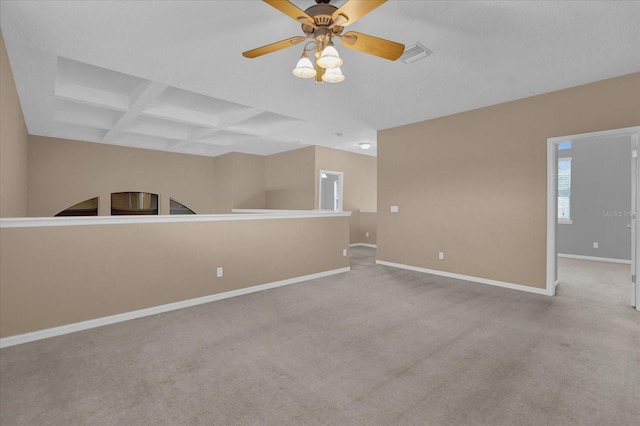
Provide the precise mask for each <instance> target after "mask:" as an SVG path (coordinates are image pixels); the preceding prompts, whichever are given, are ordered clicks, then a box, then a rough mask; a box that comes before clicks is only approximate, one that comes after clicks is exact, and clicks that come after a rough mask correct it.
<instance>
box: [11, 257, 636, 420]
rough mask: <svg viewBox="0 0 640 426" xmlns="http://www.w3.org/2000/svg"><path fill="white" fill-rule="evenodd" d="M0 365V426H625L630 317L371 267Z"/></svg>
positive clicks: (81, 335) (632, 340)
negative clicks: (323, 425) (325, 425)
mask: <svg viewBox="0 0 640 426" xmlns="http://www.w3.org/2000/svg"><path fill="white" fill-rule="evenodd" d="M374 255H375V251H374V250H372V249H368V248H354V249H353V250H352V262H353V271H352V272H351V273H347V274H342V275H338V276H334V277H330V278H324V279H319V280H315V281H310V282H307V283H301V284H296V285H293V286H289V287H283V288H279V289H274V290H269V291H265V292H260V293H255V294H251V295H247V296H242V297H237V298H234V299H228V300H224V301H220V302H215V303H211V304H207V305H201V306H197V307H194V308H189V309H184V310H180V311H174V312H169V313H165V314H161V315H157V316H153V317H148V318H143V319H139V320H134V321H129V322H126V323H121V324H115V325H111V326H107V327H102V328H99V329H94V330H89V331H85V332H78V333H75V334H70V335H66V336H60V337H56V338H52V339H48V340H42V341H38V342H33V343H29V344H24V345H20V346H15V347H10V348H6V349H2V350H1V351H0V367H1V369H0V424H2V425H3V426H9V425H183V424H184V425H320V424H327V425H510V426H514V425H617V426H623V425H636V424H638V420H639V419H640V404H639V401H640V313H638V312H636V311H635V310H633V309H632V308H631V307H629V306H625V305H624V304H619V303H610V302H608V301H606V300H605V301H601V300H592V299H591V298H584V297H569V296H568V295H567V293H570V292H569V289H570V288H571V284H567V285H565V284H561V287H562V288H563V290H562V291H560V294H559V295H558V296H556V297H553V298H552V297H546V296H538V295H534V294H527V293H522V292H517V291H514V290H507V289H502V288H495V287H490V286H485V285H481V284H474V283H467V282H462V281H457V280H453V279H448V278H442V277H436V276H431V275H425V274H420V273H416V272H411V271H404V270H399V269H394V268H389V267H383V266H376V265H374V263H373V260H374Z"/></svg>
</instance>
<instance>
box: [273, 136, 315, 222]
mask: <svg viewBox="0 0 640 426" xmlns="http://www.w3.org/2000/svg"><path fill="white" fill-rule="evenodd" d="M314 170H315V148H314V147H313V146H310V147H307V148H301V149H297V150H295V151H288V152H283V153H281V154H274V155H270V156H268V157H266V159H265V189H266V207H267V208H268V209H279V210H313V209H314V208H315V203H314V202H315V197H314V195H315V180H314V175H313V173H314V172H313V171H314Z"/></svg>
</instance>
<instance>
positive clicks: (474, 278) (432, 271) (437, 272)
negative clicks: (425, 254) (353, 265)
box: [376, 260, 555, 296]
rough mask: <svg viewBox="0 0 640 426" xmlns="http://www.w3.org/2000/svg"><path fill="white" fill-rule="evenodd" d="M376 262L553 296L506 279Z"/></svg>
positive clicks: (543, 290)
mask: <svg viewBox="0 0 640 426" xmlns="http://www.w3.org/2000/svg"><path fill="white" fill-rule="evenodd" d="M376 264H377V265H384V266H391V267H394V268H400V269H407V270H409V271H415V272H422V273H425V274H432V275H439V276H442V277H448V278H455V279H457V280H464V281H472V282H476V283H480V284H487V285H492V286H496V287H504V288H510V289H512V290H520V291H526V292H528V293H535V294H542V295H544V296H553V293H550V292H549V291H548V290H546V289H544V288H536V287H530V286H527V285H520V284H513V283H508V282H505V281H496V280H490V279H487V278H479V277H473V276H470V275H462V274H455V273H453V272H446V271H438V270H436V269H427V268H420V267H418V266H411V265H403V264H401V263H393V262H387V261H384V260H376ZM554 288H555V286H554Z"/></svg>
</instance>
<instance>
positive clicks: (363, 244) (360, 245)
mask: <svg viewBox="0 0 640 426" xmlns="http://www.w3.org/2000/svg"><path fill="white" fill-rule="evenodd" d="M349 247H371V248H378V246H377V245H375V244H367V243H353V244H349Z"/></svg>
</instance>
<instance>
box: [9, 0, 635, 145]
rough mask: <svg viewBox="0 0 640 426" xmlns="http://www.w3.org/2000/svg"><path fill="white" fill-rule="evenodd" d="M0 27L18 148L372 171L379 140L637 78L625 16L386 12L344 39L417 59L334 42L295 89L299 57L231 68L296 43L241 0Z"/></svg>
mask: <svg viewBox="0 0 640 426" xmlns="http://www.w3.org/2000/svg"><path fill="white" fill-rule="evenodd" d="M292 3H294V4H296V5H297V6H298V7H300V8H301V9H306V8H307V7H309V6H312V5H313V4H315V3H314V2H313V1H312V0H295V1H293V2H292ZM343 3H344V0H340V1H333V2H332V4H334V5H336V6H340V5H342V4H343ZM0 17H1V20H0V25H1V28H2V32H3V35H4V38H5V42H6V45H7V51H8V53H9V58H10V62H11V66H12V69H13V72H14V76H15V80H16V85H17V87H18V93H19V96H20V100H21V104H22V107H23V112H24V114H25V120H26V122H27V126H28V129H29V132H30V133H31V134H34V135H42V136H52V137H60V138H68V139H77V140H84V141H88V142H96V143H107V144H115V145H122V146H132V147H138V148H146V149H154V150H163V151H170V152H181V153H189V154H197V155H205V156H217V155H221V154H224V153H227V152H231V151H237V152H246V153H254V154H259V155H267V154H272V153H277V152H283V151H287V150H292V149H297V148H300V147H302V146H308V145H314V144H316V145H322V146H328V147H333V148H338V149H343V150H347V151H353V152H360V153H365V154H368V155H376V149H375V148H376V146H375V143H376V132H377V130H380V129H384V128H389V127H394V126H398V125H402V124H407V123H412V122H416V121H420V120H425V119H430V118H435V117H440V116H444V115H448V114H453V113H457V112H462V111H466V110H470V109H474V108H479V107H483V106H487V105H492V104H496V103H500V102H506V101H509V100H513V99H518V98H522V97H526V96H532V95H536V94H540V93H545V92H549V91H553V90H558V89H562V88H566V87H571V86H576V85H580V84H584V83H589V82H592V81H597V80H601V79H605V78H610V77H615V76H618V75H623V74H627V73H631V72H635V71H639V70H640V2H637V1H623V2H616V1H602V2H601V1H585V2H582V1H491V2H489V1H408V0H390V1H388V2H387V3H385V4H383V5H382V6H380V7H379V8H377V9H375V10H374V11H373V12H371V13H369V14H368V15H366V16H365V17H363V18H361V19H360V20H358V21H357V22H356V23H354V24H353V25H351V26H350V27H349V30H354V31H359V32H362V33H366V34H371V35H375V36H378V37H383V38H387V39H390V40H394V41H397V42H400V43H404V44H405V45H407V46H410V45H412V44H413V43H415V42H420V43H422V44H423V45H425V46H426V47H427V48H429V49H430V50H431V51H432V52H433V54H432V55H430V56H427V57H426V58H424V59H421V60H419V61H416V62H413V63H410V64H408V63H404V62H403V61H395V62H390V61H386V60H384V59H380V58H378V57H375V56H370V55H366V54H364V53H360V52H357V51H354V50H351V49H345V48H344V47H342V46H341V45H340V43H339V42H336V48H337V49H338V51H339V52H340V55H341V57H342V58H343V59H344V65H343V67H342V71H343V72H344V74H345V75H346V77H347V78H346V80H345V81H344V82H342V83H339V84H327V83H325V84H315V83H314V82H313V81H312V80H311V81H310V80H302V79H297V78H295V77H294V76H293V75H292V74H291V70H292V68H293V67H294V66H295V63H296V61H297V60H298V58H299V57H300V54H301V52H302V47H301V46H294V47H291V48H287V49H284V50H281V51H278V52H275V53H272V54H269V55H265V56H262V57H259V58H255V59H247V58H244V57H243V56H242V55H241V53H242V52H243V51H246V50H249V49H252V48H255V47H258V46H261V45H265V44H268V43H272V42H275V41H278V40H282V39H285V38H288V37H292V36H295V35H300V34H301V29H300V25H299V24H297V23H296V22H294V21H293V20H291V19H290V18H288V17H287V16H285V15H283V14H281V13H280V12H278V11H277V10H276V9H274V8H272V7H270V6H269V5H267V4H265V3H263V2H261V1H257V0H244V1H238V0H235V1H219V0H217V1H188V0H184V1H55V0H53V1H33V0H32V1H10V0H2V1H1V2H0ZM360 142H371V143H373V147H372V149H370V150H369V151H362V150H361V149H360V148H359V146H358V144H359V143H360Z"/></svg>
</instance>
